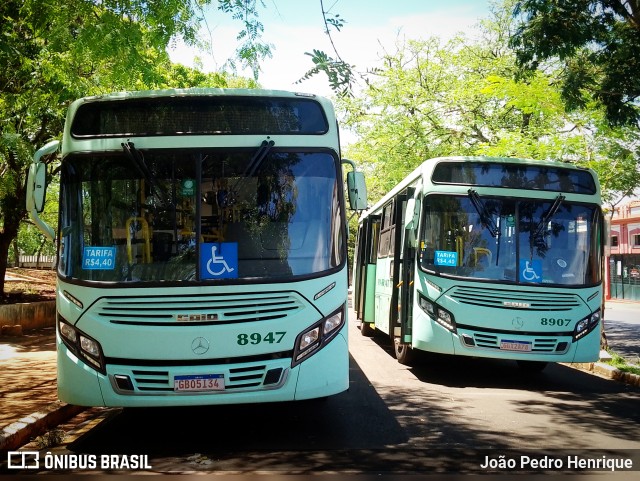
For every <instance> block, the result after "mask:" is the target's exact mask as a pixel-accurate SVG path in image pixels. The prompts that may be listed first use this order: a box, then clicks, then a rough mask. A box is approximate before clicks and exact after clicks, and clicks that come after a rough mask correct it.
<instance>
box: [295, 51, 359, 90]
mask: <svg viewBox="0 0 640 481" xmlns="http://www.w3.org/2000/svg"><path fill="white" fill-rule="evenodd" d="M305 55H308V56H309V57H311V61H312V62H313V64H314V67H313V68H311V69H309V70H307V71H306V72H305V74H304V75H303V76H302V78H300V79H299V80H298V81H296V83H297V84H299V83H301V82H303V81H304V80H308V79H310V78H311V77H313V76H315V75H317V74H319V73H324V74H325V75H326V76H327V79H328V80H329V86H330V87H331V90H333V91H334V92H336V93H337V94H339V95H350V94H351V87H352V82H353V70H352V66H351V65H349V64H348V63H346V62H344V61H343V60H340V59H338V60H336V59H334V58H332V57H329V56H328V55H327V54H326V53H325V52H323V51H322V50H316V49H314V50H313V51H312V52H311V53H309V52H305Z"/></svg>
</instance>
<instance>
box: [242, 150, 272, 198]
mask: <svg viewBox="0 0 640 481" xmlns="http://www.w3.org/2000/svg"><path fill="white" fill-rule="evenodd" d="M275 144H276V143H275V142H274V141H273V140H269V141H267V140H263V141H262V143H261V144H260V147H258V150H256V151H255V152H254V154H253V157H251V160H250V161H249V164H248V165H247V168H246V169H244V172H243V174H242V177H240V178H239V179H238V180H237V181H236V183H235V185H234V186H233V191H234V192H236V191H237V190H238V186H239V185H240V184H241V183H242V182H243V181H244V179H247V178H249V177H252V176H253V174H255V173H256V170H258V167H260V164H262V161H263V160H264V159H265V158H266V157H267V154H268V153H269V151H270V150H271V148H272V147H273V146H274V145H275Z"/></svg>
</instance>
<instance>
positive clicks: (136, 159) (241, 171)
mask: <svg viewBox="0 0 640 481" xmlns="http://www.w3.org/2000/svg"><path fill="white" fill-rule="evenodd" d="M271 147H272V144H271V145H267V147H265V146H264V145H263V146H262V147H261V148H259V149H251V150H249V149H224V150H223V149H215V150H214V149H211V150H202V151H179V152H177V151H167V150H144V151H142V150H140V151H138V150H136V149H135V147H134V146H133V144H125V145H123V151H121V152H113V153H109V154H100V155H96V154H83V155H81V154H72V155H69V156H68V157H67V158H66V159H65V161H64V164H63V169H62V186H61V202H60V205H61V207H60V209H61V212H60V220H61V223H60V262H59V270H60V273H61V274H62V275H63V276H65V277H68V278H73V279H78V280H81V281H100V282H127V283H131V282H158V281H180V282H184V281H211V280H213V281H216V280H219V279H225V280H230V279H231V280H233V279H244V280H247V279H254V278H258V279H261V281H262V282H264V281H265V280H268V279H271V278H273V279H278V280H283V279H287V278H292V277H295V276H305V275H307V276H308V275H315V274H319V273H322V272H325V273H326V271H328V270H330V269H332V268H335V267H338V266H339V265H341V264H342V263H343V261H344V258H345V254H344V252H343V251H344V250H345V249H346V247H345V240H344V227H343V213H342V212H341V211H340V199H339V192H340V186H339V182H338V167H337V165H338V164H337V160H336V159H335V157H334V156H333V155H332V154H331V153H330V152H329V151H309V150H308V149H307V150H305V151H296V150H291V149H286V150H285V149H281V150H276V149H275V148H271ZM207 261H208V262H207ZM212 261H213V262H214V263H218V266H214V265H212V264H211V262H212ZM219 267H220V268H219Z"/></svg>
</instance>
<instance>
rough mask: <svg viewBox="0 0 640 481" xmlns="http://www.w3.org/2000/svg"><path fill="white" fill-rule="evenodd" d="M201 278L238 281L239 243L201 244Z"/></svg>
mask: <svg viewBox="0 0 640 481" xmlns="http://www.w3.org/2000/svg"><path fill="white" fill-rule="evenodd" d="M200 277H201V278H202V279H236V278H237V277H238V243H237V242H207V243H204V244H201V245H200Z"/></svg>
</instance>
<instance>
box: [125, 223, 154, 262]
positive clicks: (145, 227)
mask: <svg viewBox="0 0 640 481" xmlns="http://www.w3.org/2000/svg"><path fill="white" fill-rule="evenodd" d="M133 222H140V225H141V226H142V227H141V229H140V233H141V234H142V240H143V244H142V262H143V263H144V264H150V263H151V243H150V239H151V235H150V232H149V223H148V222H147V220H146V219H145V218H144V217H129V218H128V219H127V223H126V225H125V229H126V231H127V256H128V257H129V264H132V263H133V247H132V243H133V242H132V237H133V236H134V235H135V233H132V232H131V224H132V223H133Z"/></svg>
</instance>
